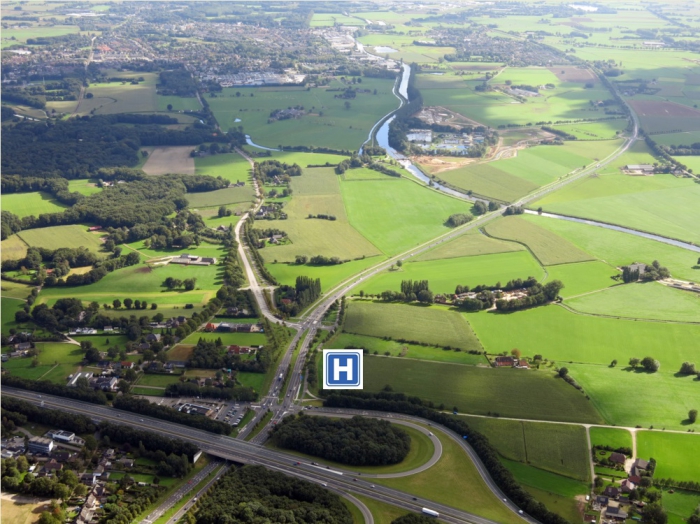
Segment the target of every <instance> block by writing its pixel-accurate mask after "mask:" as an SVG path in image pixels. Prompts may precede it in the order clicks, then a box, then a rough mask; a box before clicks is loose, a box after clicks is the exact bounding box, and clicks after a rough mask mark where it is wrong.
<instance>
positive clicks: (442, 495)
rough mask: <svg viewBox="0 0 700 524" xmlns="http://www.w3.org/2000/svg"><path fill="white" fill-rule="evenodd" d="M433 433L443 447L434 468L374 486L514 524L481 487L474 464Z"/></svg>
mask: <svg viewBox="0 0 700 524" xmlns="http://www.w3.org/2000/svg"><path fill="white" fill-rule="evenodd" d="M434 433H435V437H436V438H439V439H440V442H441V444H442V457H440V460H438V462H437V464H435V465H434V466H433V467H432V468H429V469H428V470H426V471H424V472H422V473H418V474H416V475H410V476H408V477H402V478H398V479H376V483H377V484H383V485H385V486H389V487H393V488H396V489H400V490H402V491H405V492H407V493H417V494H420V495H422V496H424V497H426V498H427V499H430V500H435V501H438V502H441V503H443V504H449V505H451V506H454V507H457V508H459V509H462V510H465V511H469V512H471V513H475V514H477V515H480V516H482V517H486V518H489V519H494V520H495V521H497V522H502V523H503V524H511V523H512V524H515V523H517V522H518V517H517V516H516V515H515V513H513V512H511V511H509V510H508V509H507V508H505V506H503V505H502V504H499V503H498V499H496V496H495V495H494V494H493V493H492V492H491V491H490V490H489V489H488V488H487V487H486V485H485V484H484V483H483V480H482V479H481V477H480V476H479V473H478V472H477V470H476V467H475V466H474V463H473V462H472V461H471V460H470V459H469V458H468V457H467V455H466V453H465V452H464V450H462V448H461V447H460V446H459V445H458V444H457V443H456V442H455V441H454V440H452V439H451V438H450V437H448V436H447V435H445V434H444V433H442V432H441V431H435V432H434ZM465 490H466V491H468V492H469V497H464V496H461V495H460V494H463V493H464V491H465Z"/></svg>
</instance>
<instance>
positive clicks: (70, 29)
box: [2, 25, 80, 48]
mask: <svg viewBox="0 0 700 524" xmlns="http://www.w3.org/2000/svg"><path fill="white" fill-rule="evenodd" d="M79 32H80V28H79V27H78V26H77V25H56V26H34V27H23V28H18V29H11V28H7V29H3V32H2V47H3V48H5V47H8V46H11V45H17V44H20V43H21V44H24V43H26V41H27V39H28V38H36V37H38V36H43V37H51V36H63V35H69V34H73V33H79ZM12 37H15V40H10V39H11V38H12Z"/></svg>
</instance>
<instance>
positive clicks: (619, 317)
mask: <svg viewBox="0 0 700 524" xmlns="http://www.w3.org/2000/svg"><path fill="white" fill-rule="evenodd" d="M620 285H621V284H620ZM612 287H615V286H611V287H610V288H612ZM610 288H605V289H599V290H597V291H596V292H600V291H606V290H607V289H610ZM579 296H581V295H579ZM571 298H573V297H569V300H570V299H571ZM556 305H557V306H561V307H563V308H564V309H566V310H567V311H568V312H569V313H573V314H575V315H584V316H587V317H600V318H612V319H616V320H633V321H635V322H656V323H659V324H690V325H699V324H700V321H698V322H692V321H690V320H661V319H658V318H636V317H621V316H618V315H606V314H604V313H588V312H586V311H579V310H578V309H574V308H573V307H571V306H569V305H567V304H564V303H563V302H558V303H557V304H556ZM581 364H583V362H581Z"/></svg>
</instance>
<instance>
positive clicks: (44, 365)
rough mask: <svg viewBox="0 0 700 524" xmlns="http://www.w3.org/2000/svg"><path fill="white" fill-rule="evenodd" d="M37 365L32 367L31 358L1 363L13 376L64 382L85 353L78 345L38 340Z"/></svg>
mask: <svg viewBox="0 0 700 524" xmlns="http://www.w3.org/2000/svg"><path fill="white" fill-rule="evenodd" d="M37 348H38V349H39V359H38V360H39V365H37V366H35V367H33V366H32V360H33V359H31V358H12V359H10V360H8V361H7V362H3V363H2V369H3V370H6V371H7V372H9V373H11V374H12V375H14V376H17V377H22V378H28V379H32V380H39V379H43V380H50V381H51V382H56V383H58V384H65V381H66V379H67V378H68V375H70V374H71V373H74V372H75V371H76V369H77V368H78V365H79V364H80V362H81V361H82V359H83V356H84V355H85V352H84V351H81V349H80V346H76V345H74V344H62V343H60V342H39V343H37Z"/></svg>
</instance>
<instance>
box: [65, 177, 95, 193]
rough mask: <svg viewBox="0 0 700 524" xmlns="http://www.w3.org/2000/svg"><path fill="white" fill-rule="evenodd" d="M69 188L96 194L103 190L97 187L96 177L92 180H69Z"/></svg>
mask: <svg viewBox="0 0 700 524" xmlns="http://www.w3.org/2000/svg"><path fill="white" fill-rule="evenodd" d="M68 190H69V191H71V192H73V191H77V192H78V193H80V194H81V195H86V196H87V195H94V194H95V193H99V192H100V191H102V189H101V188H99V187H97V184H96V183H95V180H94V179H90V180H69V181H68Z"/></svg>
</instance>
